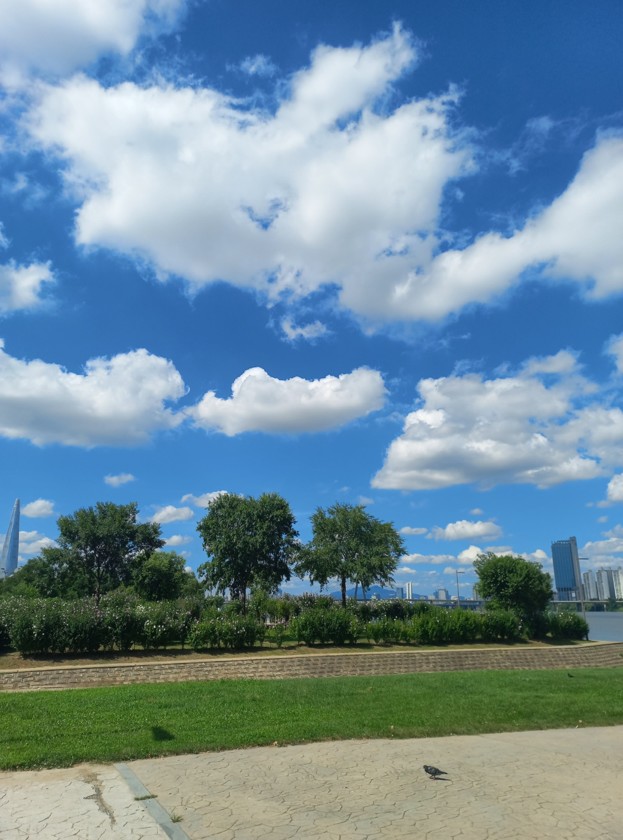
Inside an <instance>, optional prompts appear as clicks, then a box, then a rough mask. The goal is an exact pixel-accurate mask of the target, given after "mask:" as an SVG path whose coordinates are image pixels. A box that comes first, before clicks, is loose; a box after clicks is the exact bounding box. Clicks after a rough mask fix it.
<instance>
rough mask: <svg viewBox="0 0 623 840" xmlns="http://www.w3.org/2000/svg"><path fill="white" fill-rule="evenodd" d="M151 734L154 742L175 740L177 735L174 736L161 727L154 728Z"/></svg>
mask: <svg viewBox="0 0 623 840" xmlns="http://www.w3.org/2000/svg"><path fill="white" fill-rule="evenodd" d="M151 734H152V735H153V738H154V741H174V740H175V735H172V734H171V733H170V732H169V731H168V730H167V729H163V728H162V727H161V726H152V728H151Z"/></svg>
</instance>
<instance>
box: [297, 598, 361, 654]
mask: <svg viewBox="0 0 623 840" xmlns="http://www.w3.org/2000/svg"><path fill="white" fill-rule="evenodd" d="M290 628H291V630H292V633H293V634H294V636H295V637H296V640H297V641H298V642H304V643H305V644H306V645H314V644H316V643H318V644H321V645H326V644H334V645H343V644H346V642H348V643H350V644H353V643H354V642H356V641H357V638H358V637H359V634H360V632H361V625H360V623H359V621H357V619H356V618H355V617H354V616H353V615H352V614H351V613H350V612H348V611H347V610H343V609H341V608H338V607H329V608H328V609H326V608H324V607H316V608H314V609H308V610H305V611H304V612H302V613H301V614H300V615H299V616H297V617H296V618H294V619H292V621H291V622H290Z"/></svg>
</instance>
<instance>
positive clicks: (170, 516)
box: [149, 505, 195, 525]
mask: <svg viewBox="0 0 623 840" xmlns="http://www.w3.org/2000/svg"><path fill="white" fill-rule="evenodd" d="M194 515H195V514H194V512H193V509H192V508H189V507H175V506H174V505H164V506H163V507H160V508H158V509H157V510H156V512H155V513H154V515H153V516H152V517H151V519H150V520H149V521H150V522H157V523H158V524H159V525H167V524H168V523H169V522H184V521H185V520H187V519H192V518H193V517H194Z"/></svg>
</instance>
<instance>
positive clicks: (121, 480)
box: [104, 473, 136, 487]
mask: <svg viewBox="0 0 623 840" xmlns="http://www.w3.org/2000/svg"><path fill="white" fill-rule="evenodd" d="M131 481H136V477H135V476H133V475H132V473H118V474H117V475H105V476H104V483H105V484H108V486H109V487H121V486H122V485H124V484H129V483H130V482H131Z"/></svg>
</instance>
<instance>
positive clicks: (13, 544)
mask: <svg viewBox="0 0 623 840" xmlns="http://www.w3.org/2000/svg"><path fill="white" fill-rule="evenodd" d="M18 555H19V499H16V500H15V504H14V505H13V512H12V513H11V519H10V521H9V528H8V530H7V532H6V536H5V538H4V545H3V546H2V554H0V580H1V579H2V578H5V577H8V576H9V575H12V574H13V572H14V571H15V570H16V569H17V558H18Z"/></svg>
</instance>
